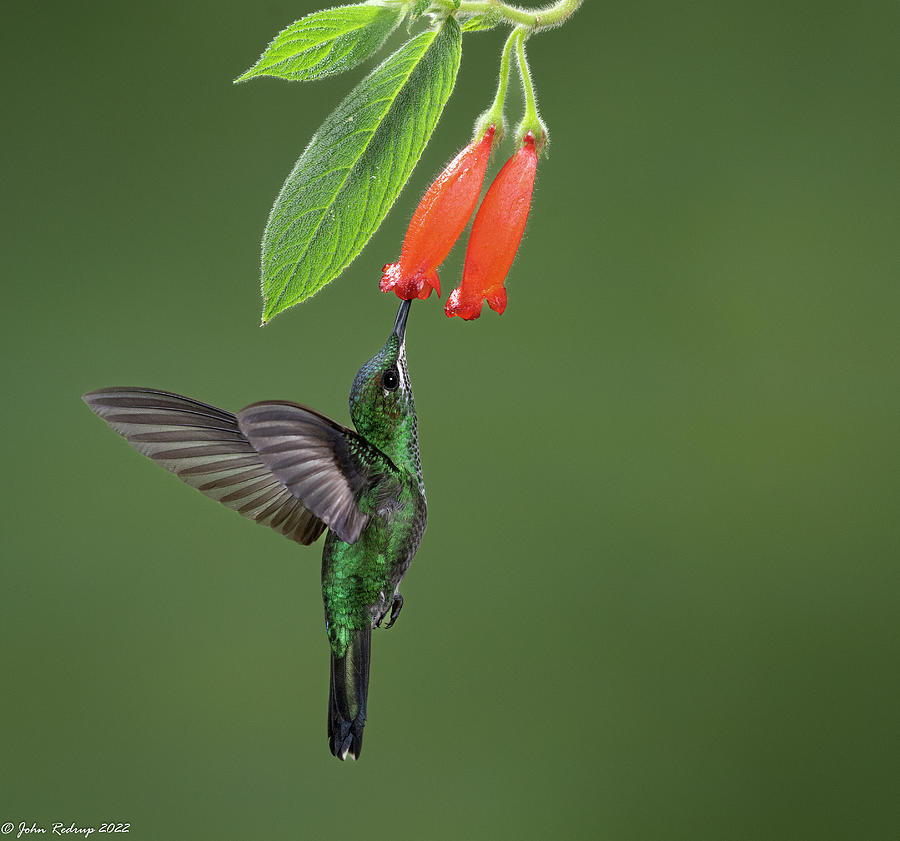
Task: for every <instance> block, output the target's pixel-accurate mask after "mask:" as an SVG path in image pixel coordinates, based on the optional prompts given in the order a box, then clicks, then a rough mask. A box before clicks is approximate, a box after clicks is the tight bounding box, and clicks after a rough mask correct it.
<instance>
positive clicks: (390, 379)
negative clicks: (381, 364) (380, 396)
mask: <svg viewBox="0 0 900 841" xmlns="http://www.w3.org/2000/svg"><path fill="white" fill-rule="evenodd" d="M381 385H382V387H383V388H385V389H386V390H387V391H394V390H395V389H396V388H397V386H398V385H400V374H399V373H397V369H396V368H394V367H391V368H388V369H387V371H385V372H384V374H383V375H382V377H381Z"/></svg>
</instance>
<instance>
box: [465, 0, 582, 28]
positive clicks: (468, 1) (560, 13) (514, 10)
mask: <svg viewBox="0 0 900 841" xmlns="http://www.w3.org/2000/svg"><path fill="white" fill-rule="evenodd" d="M581 3H582V0H559V2H557V3H554V4H553V5H552V6H545V7H544V8H543V9H536V10H534V11H530V10H528V9H521V8H519V7H518V6H509V5H507V4H506V3H502V2H501V1H500V0H463V2H462V3H460V5H459V8H458V9H457V10H456V12H457V13H459V14H464V15H477V14H486V13H491V14H494V15H496V16H497V17H498V18H499V19H500V20H501V21H505V22H506V23H511V24H517V25H519V26H526V27H528V28H529V29H530V30H531V31H532V32H537V31H538V30H540V29H548V28H549V27H551V26H558V25H559V24H561V23H562V22H563V21H565V20H566V19H567V18H568V17H569V16H570V15H571V14H572V13H573V12H575V10H576V9H577V8H578V7H579V6H580V5H581ZM451 5H452V4H451Z"/></svg>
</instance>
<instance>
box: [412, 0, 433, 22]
mask: <svg viewBox="0 0 900 841" xmlns="http://www.w3.org/2000/svg"><path fill="white" fill-rule="evenodd" d="M430 5H431V0H416V2H415V3H413V6H412V8H411V9H410V10H409V17H410V20H413V21H414V20H415V19H416V18H419V17H422V15H423V14H425V10H426V9H427V8H428V7H429V6H430Z"/></svg>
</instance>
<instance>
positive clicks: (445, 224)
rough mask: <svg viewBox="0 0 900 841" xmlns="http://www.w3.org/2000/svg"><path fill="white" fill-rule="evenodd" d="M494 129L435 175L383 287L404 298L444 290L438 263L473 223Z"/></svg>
mask: <svg viewBox="0 0 900 841" xmlns="http://www.w3.org/2000/svg"><path fill="white" fill-rule="evenodd" d="M493 140H494V127H493V126H491V127H490V128H489V129H488V130H487V131H486V132H485V135H484V137H482V138H481V139H480V140H473V141H472V142H471V143H470V144H469V145H468V146H466V148H465V149H463V150H462V151H461V152H460V153H459V154H458V155H457V156H456V157H455V158H454V159H453V160H452V161H451V162H450V163H449V164H448V165H447V168H446V169H445V170H444V171H443V172H442V173H441V174H440V175H439V176H438V177H437V178H436V179H435V181H434V183H433V184H432V185H431V186H430V187H429V188H428V191H427V192H426V193H425V195H424V196H423V197H422V201H420V202H419V206H418V207H417V208H416V212H415V213H414V214H413V218H412V221H411V222H410V223H409V228H408V229H407V231H406V238H405V239H404V240H403V248H402V249H401V250H400V259H399V261H398V262H396V263H388V265H386V266H385V267H384V270H383V274H382V277H381V283H380V284H379V288H380V289H381V291H382V292H389V291H390V290H392V289H393V290H394V292H396V293H397V296H398V297H400V298H403V299H405V300H411V299H413V298H427V297H428V296H429V295H430V294H431V290H432V289H434V290H435V291H436V292H437V293H438V295H440V294H441V284H440V281H439V280H438V275H437V267H438V266H440V264H441V263H443V262H444V260H445V258H446V257H447V255H448V254H449V253H450V249H451V248H453V245H454V243H455V242H456V240H457V239H459V235H460V234H461V233H462V232H463V230H464V229H465V227H466V225H467V224H468V223H469V217H470V216H471V215H472V211H473V210H475V205H476V204H477V203H478V196H479V195H480V194H481V184H482V182H483V181H484V173H485V170H486V169H487V165H488V160H489V159H490V157H491V144H492V143H493Z"/></svg>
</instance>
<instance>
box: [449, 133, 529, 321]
mask: <svg viewBox="0 0 900 841" xmlns="http://www.w3.org/2000/svg"><path fill="white" fill-rule="evenodd" d="M536 172H537V152H536V150H535V148H534V134H532V133H531V132H528V133H527V134H526V135H525V138H524V140H523V143H522V147H521V148H520V149H519V151H518V152H516V153H515V154H514V155H513V156H512V157H511V158H510V159H509V160H508V161H507V162H506V163H505V164H504V165H503V169H501V170H500V172H498V173H497V177H496V178H495V179H494V183H493V184H491V186H490V189H489V190H488V191H487V195H486V196H485V197H484V201H483V202H482V203H481V207H479V208H478V213H477V214H476V216H475V222H474V223H473V224H472V233H471V235H470V236H469V245H468V248H467V249H466V264H465V267H464V269H463V279H462V284H461V285H460V286H459V288H458V289H454V290H453V292H451V293H450V297H449V298H448V299H447V304H446V306H445V307H444V312H445V313H446V314H447V316H448V317H452V316H454V315H458V316H460V317H461V318H464V319H466V320H467V321H470V320H472V319H473V318H478V317H479V316H480V315H481V307H482V302H483V301H484V300H487V302H488V306H489V307H490V308H491V309H492V310H494V312H497V313H502V312H503V310H505V309H506V289H505V288H504V286H503V281H504V280H505V279H506V275H507V273H508V272H509V267H510V266H511V265H512V262H513V259H514V258H515V256H516V251H517V250H518V248H519V242H520V241H521V240H522V234H523V233H524V231H525V223H526V222H527V221H528V211H529V209H530V208H531V193H532V190H533V189H534V177H535V174H536Z"/></svg>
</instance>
